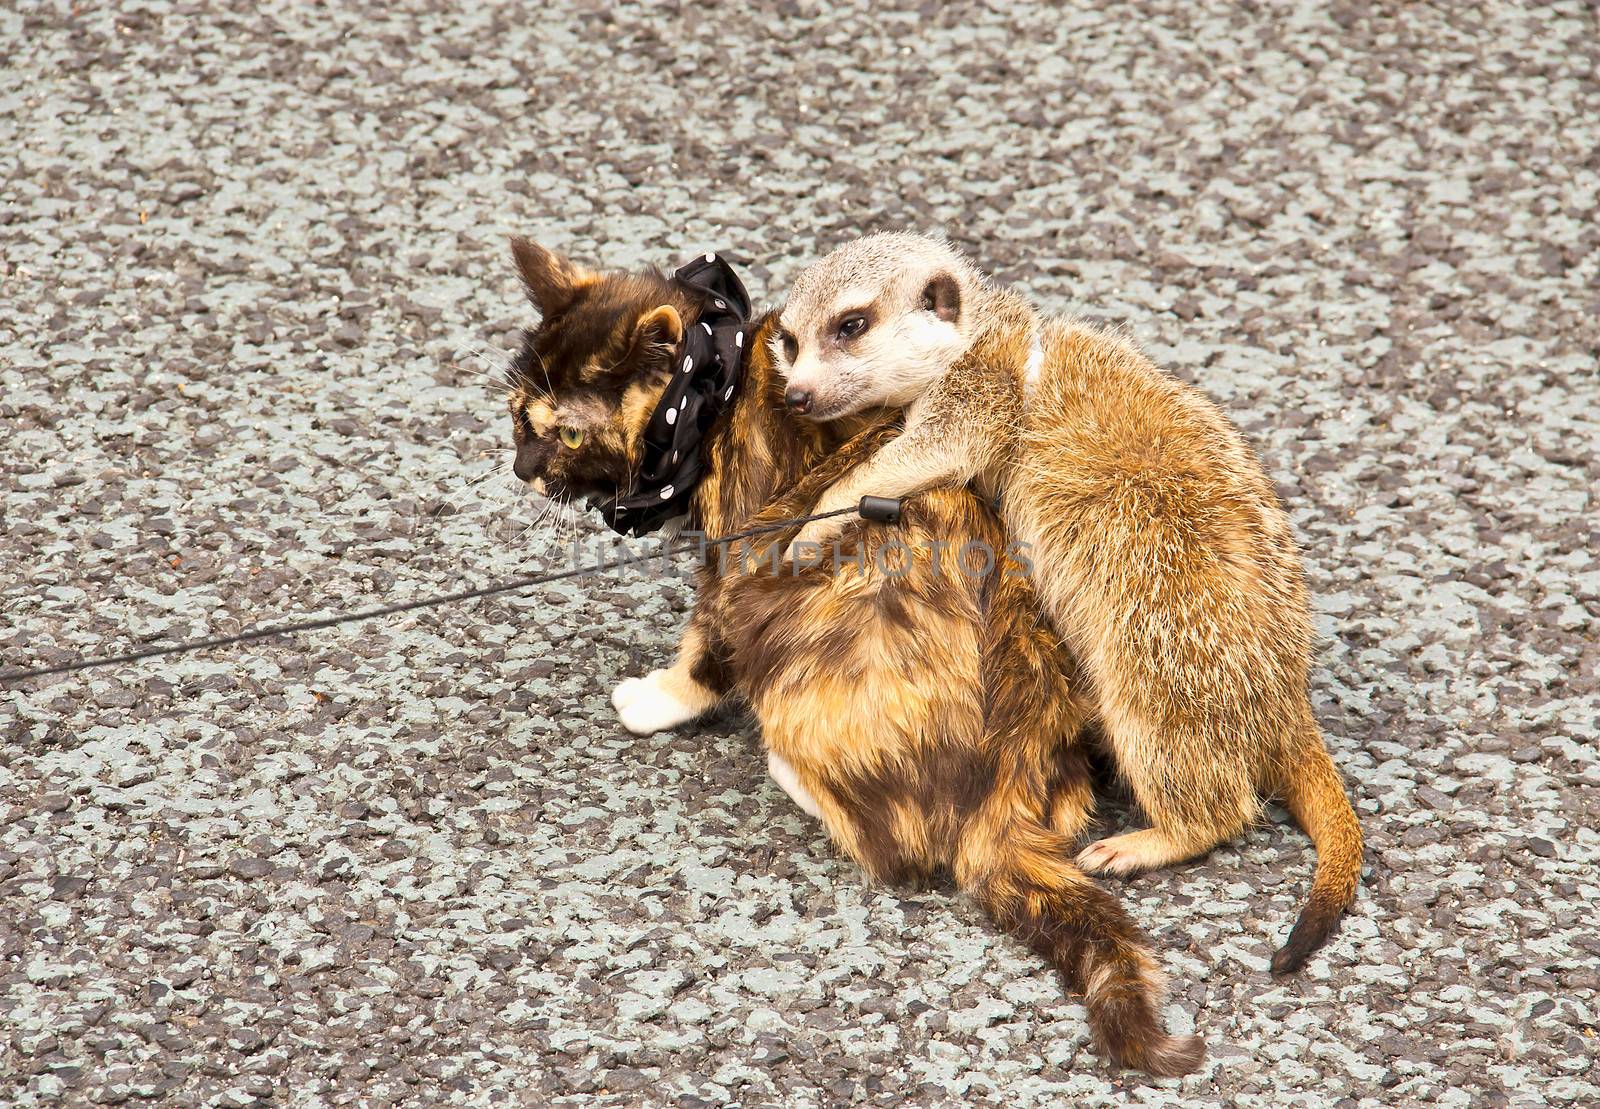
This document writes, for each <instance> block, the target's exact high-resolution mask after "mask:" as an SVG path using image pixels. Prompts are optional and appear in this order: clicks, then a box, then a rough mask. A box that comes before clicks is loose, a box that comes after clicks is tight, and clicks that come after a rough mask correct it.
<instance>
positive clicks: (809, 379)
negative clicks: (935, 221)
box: [772, 232, 984, 420]
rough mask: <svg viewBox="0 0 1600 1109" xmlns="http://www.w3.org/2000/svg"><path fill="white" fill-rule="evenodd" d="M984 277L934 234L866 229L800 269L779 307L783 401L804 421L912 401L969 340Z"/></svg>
mask: <svg viewBox="0 0 1600 1109" xmlns="http://www.w3.org/2000/svg"><path fill="white" fill-rule="evenodd" d="M983 283H984V277H983V275H982V274H981V273H979V272H978V270H977V268H976V267H975V266H974V265H973V264H972V262H971V261H969V260H968V259H967V257H966V256H965V255H963V254H962V253H961V252H960V251H958V250H957V249H956V248H955V247H953V246H951V245H950V244H949V243H947V242H945V241H944V240H942V239H933V238H928V237H926V236H922V235H911V234H905V233H899V232H894V233H883V234H877V235H868V236H867V237H865V238H862V239H857V240H856V241H855V242H852V243H846V244H845V245H844V246H841V247H839V248H838V249H837V250H835V251H834V252H833V253H832V254H829V255H828V256H827V257H825V258H823V259H822V260H821V261H820V262H816V263H815V264H813V265H812V266H810V267H809V268H807V269H806V270H805V271H804V272H803V273H801V274H800V277H799V279H798V280H797V281H795V284H794V290H793V292H791V293H790V294H789V300H788V303H786V304H785V305H784V307H783V311H782V312H780V313H779V315H778V327H777V328H776V329H775V331H774V333H773V338H772V354H773V357H774V358H775V359H776V361H777V364H778V367H779V369H780V371H781V372H782V373H783V375H784V381H785V385H786V389H785V392H784V400H785V401H786V402H787V403H788V405H789V408H790V409H791V410H792V411H794V412H796V413H797V414H799V415H802V416H805V417H806V418H807V419H811V420H836V419H839V418H840V417H842V416H848V415H851V414H853V413H855V412H860V411H861V410H863V409H866V408H872V407H875V406H883V407H890V408H895V407H900V406H902V405H906V404H909V403H911V401H912V400H914V399H915V398H916V397H917V396H918V395H920V394H921V393H922V392H923V391H924V390H925V389H926V388H927V387H928V386H929V385H931V384H932V383H933V382H934V381H936V380H938V379H939V378H940V377H942V376H943V375H944V373H945V371H946V370H948V369H949V368H950V366H951V365H952V364H953V363H954V362H955V361H956V359H958V358H959V357H961V355H962V353H963V352H964V351H965V350H966V349H967V346H968V345H969V344H970V342H971V340H972V331H971V328H970V326H969V319H968V316H969V313H968V309H969V307H970V306H971V304H972V301H973V296H972V294H973V293H975V292H977V291H978V290H979V289H980V288H981V287H982V285H983Z"/></svg>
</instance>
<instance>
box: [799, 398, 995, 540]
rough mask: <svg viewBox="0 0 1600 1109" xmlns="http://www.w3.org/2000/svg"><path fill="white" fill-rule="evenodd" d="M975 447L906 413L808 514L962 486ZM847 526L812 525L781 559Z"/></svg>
mask: <svg viewBox="0 0 1600 1109" xmlns="http://www.w3.org/2000/svg"><path fill="white" fill-rule="evenodd" d="M913 408H915V406H913ZM976 446H977V444H975V443H974V442H973V437H972V436H971V435H970V434H967V433H965V431H964V429H960V428H958V427H955V426H952V425H950V424H948V423H946V422H944V421H940V420H930V419H925V418H924V419H916V418H914V417H913V415H912V414H911V413H908V415H907V426H906V429H905V431H903V432H901V433H900V435H899V437H897V438H896V439H894V440H893V441H892V442H890V443H889V444H887V445H886V446H885V447H884V448H883V449H882V450H880V451H879V452H878V453H877V454H875V455H873V456H872V457H871V458H869V459H868V460H867V461H865V462H863V463H861V464H860V465H859V466H856V467H855V468H853V469H851V470H850V471H849V472H847V473H846V474H845V475H844V476H843V477H841V478H840V479H839V480H838V481H837V482H836V483H834V484H833V485H831V486H829V488H828V490H827V491H826V492H825V493H823V494H822V496H821V497H820V498H818V500H817V503H816V505H815V506H813V507H812V509H811V511H810V513H807V515H811V514H820V513H824V512H837V511H839V510H840V509H844V508H849V507H851V506H852V505H855V504H858V503H859V502H860V500H861V498H862V497H865V496H874V497H909V496H911V495H912V494H913V493H920V492H922V491H923V490H925V489H933V488H935V487H938V486H944V485H963V484H965V483H966V482H968V481H970V480H971V479H972V478H973V477H974V476H975V475H976V473H977V470H978V464H979V459H980V452H979V451H978V450H977V449H976ZM847 523H849V519H848V518H847V517H845V516H835V517H833V518H832V519H829V520H813V521H811V523H809V524H807V525H805V526H804V527H803V528H801V529H800V532H799V534H797V535H796V536H795V538H794V541H793V542H791V543H790V544H789V546H788V549H787V550H785V551H784V552H783V560H784V561H790V560H793V559H794V558H795V557H796V555H797V554H799V553H800V551H801V550H802V547H803V546H805V545H811V546H812V547H813V548H819V547H821V546H822V545H823V544H826V543H828V542H829V541H831V540H832V539H833V538H834V537H836V536H837V535H838V534H839V533H840V531H842V530H843V529H844V526H845V525H846V524H847Z"/></svg>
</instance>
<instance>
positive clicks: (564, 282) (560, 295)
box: [511, 238, 597, 316]
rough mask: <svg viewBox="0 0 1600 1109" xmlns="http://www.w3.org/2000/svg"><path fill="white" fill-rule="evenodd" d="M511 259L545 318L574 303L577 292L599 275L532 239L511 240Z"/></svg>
mask: <svg viewBox="0 0 1600 1109" xmlns="http://www.w3.org/2000/svg"><path fill="white" fill-rule="evenodd" d="M511 256H512V257H513V258H515V259H516V260H517V270H518V271H519V272H520V273H521V274H522V285H523V288H525V289H527V290H528V299H529V300H531V301H533V306H534V307H535V308H537V309H539V311H540V312H541V313H543V314H544V315H546V316H550V315H554V314H555V313H557V312H559V311H561V310H562V309H563V308H565V307H567V305H569V304H571V303H572V301H573V299H574V298H575V297H576V296H577V295H578V292H579V291H580V290H581V289H583V287H584V286H585V285H588V284H590V283H592V282H593V281H594V280H595V278H596V276H597V275H596V274H595V273H594V271H593V270H586V269H584V268H583V267H582V266H580V265H578V264H576V263H575V262H572V261H570V260H568V259H567V258H565V257H563V256H561V255H560V254H557V253H556V252H555V251H553V250H546V249H545V248H544V247H542V246H540V245H539V244H538V243H536V242H534V241H533V240H532V239H523V238H515V239H512V240H511Z"/></svg>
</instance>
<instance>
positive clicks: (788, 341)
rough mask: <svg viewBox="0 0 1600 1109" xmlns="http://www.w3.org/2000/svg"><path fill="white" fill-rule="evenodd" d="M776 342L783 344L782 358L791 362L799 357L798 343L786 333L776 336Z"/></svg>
mask: <svg viewBox="0 0 1600 1109" xmlns="http://www.w3.org/2000/svg"><path fill="white" fill-rule="evenodd" d="M778 342H780V343H782V344H783V356H784V357H785V358H787V359H788V360H789V361H791V362H793V361H794V360H795V359H796V358H798V357H799V356H800V343H799V341H798V340H796V339H795V337H794V336H793V335H791V334H789V333H788V332H787V331H784V332H781V333H780V334H779V335H778Z"/></svg>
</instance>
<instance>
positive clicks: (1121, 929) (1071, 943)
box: [957, 821, 1205, 1075]
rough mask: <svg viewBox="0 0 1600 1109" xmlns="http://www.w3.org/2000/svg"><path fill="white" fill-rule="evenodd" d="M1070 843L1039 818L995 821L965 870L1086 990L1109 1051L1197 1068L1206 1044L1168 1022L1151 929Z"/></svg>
mask: <svg viewBox="0 0 1600 1109" xmlns="http://www.w3.org/2000/svg"><path fill="white" fill-rule="evenodd" d="M979 841H981V842H979ZM1070 849H1071V844H1070V843H1069V842H1068V841H1067V840H1066V839H1065V838H1064V837H1062V836H1060V835H1058V834H1056V833H1055V832H1053V831H1051V830H1050V829H1048V828H1045V827H1043V826H1042V825H1039V824H1035V823H1032V822H1031V821H1030V822H1022V821H1010V822H1006V823H1001V824H999V825H997V826H996V825H991V830H990V832H989V833H987V834H984V833H982V832H980V833H979V834H978V835H977V836H976V837H973V836H969V837H968V838H967V841H966V842H965V843H964V844H963V851H962V856H963V859H962V864H961V865H958V868H957V869H958V874H957V877H958V879H959V880H961V885H963V886H964V887H966V888H967V890H968V891H969V892H970V893H971V894H972V895H973V896H974V897H975V898H976V899H977V900H978V902H979V904H981V905H982V906H983V907H984V909H985V910H986V911H987V912H988V913H989V915H990V916H991V917H992V918H993V919H994V921H995V923H996V924H998V925H999V926H1000V927H1002V928H1004V929H1005V930H1006V931H1008V932H1010V933H1011V934H1012V935H1014V936H1016V937H1017V938H1018V939H1021V940H1022V941H1023V942H1025V943H1027V944H1028V946H1029V947H1031V948H1032V949H1033V950H1034V951H1036V952H1038V953H1039V954H1040V955H1042V956H1043V957H1044V958H1046V959H1048V960H1049V961H1050V964H1051V965H1052V966H1054V967H1055V968H1056V970H1057V972H1059V973H1060V975H1061V977H1062V979H1063V980H1064V981H1065V983H1066V986H1067V988H1068V990H1070V991H1073V992H1076V993H1081V994H1082V995H1083V998H1084V1005H1085V1007H1086V1008H1087V1009H1088V1011H1089V1027H1090V1030H1091V1031H1092V1032H1093V1033H1094V1037H1095V1040H1096V1041H1097V1042H1098V1043H1099V1045H1100V1047H1101V1049H1102V1050H1103V1051H1104V1052H1105V1053H1106V1054H1107V1055H1109V1056H1110V1057H1111V1058H1112V1059H1113V1060H1115V1061H1116V1062H1117V1063H1119V1064H1121V1065H1123V1066H1127V1067H1133V1068H1135V1069H1137V1070H1142V1071H1144V1072H1146V1073H1148V1074H1152V1075H1178V1074H1187V1073H1189V1072H1190V1071H1192V1070H1194V1069H1196V1068H1197V1067H1198V1066H1199V1065H1200V1063H1201V1061H1202V1060H1203V1059H1204V1057H1205V1044H1204V1043H1203V1042H1202V1041H1201V1039H1200V1037H1199V1036H1173V1035H1171V1034H1169V1033H1168V1032H1167V1031H1166V1027H1165V1025H1164V1024H1163V1022H1162V1019H1161V1008H1160V1007H1161V1002H1162V999H1163V998H1164V996H1165V993H1166V981H1165V976H1164V975H1163V974H1162V973H1161V971H1160V969H1159V967H1158V966H1157V965H1156V961H1155V958H1154V957H1153V956H1152V954H1151V953H1150V950H1149V947H1148V945H1147V943H1146V941H1145V938H1144V936H1143V935H1142V934H1141V933H1140V931H1139V929H1138V926H1137V925H1135V924H1134V923H1133V921H1132V920H1130V919H1129V918H1128V915H1127V913H1125V912H1124V911H1123V909H1122V906H1121V905H1119V904H1117V902H1116V899H1115V898H1113V897H1112V896H1111V894H1109V893H1107V892H1106V891H1105V890H1104V889H1101V888H1100V887H1099V886H1098V885H1096V884H1095V882H1094V881H1093V880H1092V879H1091V878H1089V876H1088V875H1086V874H1084V873H1083V871H1081V870H1079V869H1078V868H1077V867H1076V866H1075V865H1073V864H1072V862H1071V861H1070ZM963 871H964V872H965V873H964V874H963V873H961V872H963Z"/></svg>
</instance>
